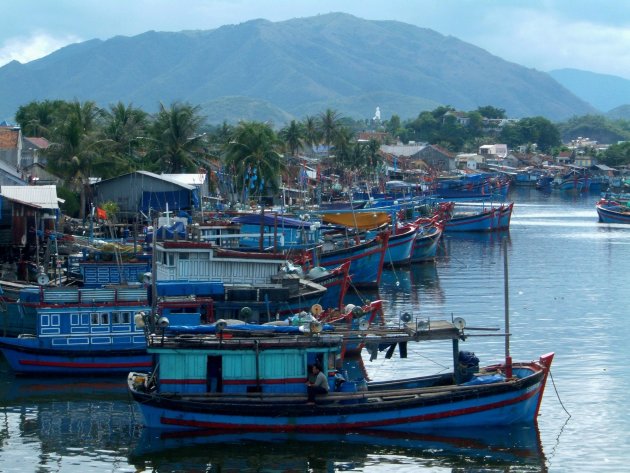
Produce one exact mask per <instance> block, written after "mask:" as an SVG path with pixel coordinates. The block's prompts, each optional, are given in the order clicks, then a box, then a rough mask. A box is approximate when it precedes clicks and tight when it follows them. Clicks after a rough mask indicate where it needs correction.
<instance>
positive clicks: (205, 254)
mask: <svg viewBox="0 0 630 473" xmlns="http://www.w3.org/2000/svg"><path fill="white" fill-rule="evenodd" d="M197 257H198V258H199V259H210V253H197Z"/></svg>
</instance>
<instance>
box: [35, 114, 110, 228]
mask: <svg viewBox="0 0 630 473" xmlns="http://www.w3.org/2000/svg"><path fill="white" fill-rule="evenodd" d="M99 115H100V109H99V108H98V107H97V106H96V104H95V103H94V102H89V101H88V102H84V103H80V102H78V101H75V102H72V103H71V104H69V106H68V108H67V115H66V116H65V118H64V120H63V122H62V123H61V124H60V125H59V126H58V127H57V128H56V129H55V134H54V136H53V140H54V141H53V143H52V144H51V145H50V147H49V148H48V149H47V150H46V153H45V155H46V156H47V157H48V164H49V166H50V167H51V169H52V170H53V172H56V173H57V174H58V175H59V176H60V177H62V179H64V181H65V182H66V184H67V185H68V186H69V187H70V188H73V189H75V190H77V191H78V192H79V193H80V196H81V206H80V210H79V215H80V216H81V217H83V216H85V211H86V206H87V205H86V204H87V196H88V191H89V178H90V177H91V176H92V175H93V173H99V175H102V173H103V172H106V170H107V169H108V168H111V159H110V151H111V144H112V140H109V139H105V138H103V136H102V134H101V133H100V131H99V129H98V127H97V119H98V117H99Z"/></svg>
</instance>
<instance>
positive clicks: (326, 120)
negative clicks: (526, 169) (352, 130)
mask: <svg viewBox="0 0 630 473" xmlns="http://www.w3.org/2000/svg"><path fill="white" fill-rule="evenodd" d="M340 120H341V117H340V116H339V114H338V113H337V112H336V111H335V110H332V109H330V108H328V109H326V111H325V112H323V113H321V114H320V115H319V123H318V125H319V132H320V134H321V137H322V139H323V140H324V143H325V144H326V147H327V150H326V157H330V145H331V143H332V142H333V141H334V139H335V135H336V134H337V133H338V131H339V128H340V126H341V125H340Z"/></svg>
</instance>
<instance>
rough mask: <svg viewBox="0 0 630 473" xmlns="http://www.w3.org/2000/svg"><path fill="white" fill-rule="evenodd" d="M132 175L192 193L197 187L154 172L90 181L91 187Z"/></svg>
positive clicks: (134, 172) (136, 172)
mask: <svg viewBox="0 0 630 473" xmlns="http://www.w3.org/2000/svg"><path fill="white" fill-rule="evenodd" d="M132 174H139V175H141V176H148V177H152V178H154V179H158V180H161V181H165V182H170V183H171V184H175V185H176V186H179V187H182V188H184V189H186V190H189V191H192V190H194V189H195V186H191V185H189V184H183V183H181V182H177V181H176V180H174V179H170V178H168V177H166V176H160V175H159V174H155V173H152V172H149V171H133V172H130V173H127V174H122V175H120V176H116V177H110V178H109V179H103V180H101V181H98V182H92V181H90V185H94V186H98V185H100V184H102V183H106V182H112V181H115V180H117V179H120V178H121V177H125V176H131V175H132ZM90 179H91V178H90Z"/></svg>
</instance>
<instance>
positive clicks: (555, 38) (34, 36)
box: [0, 0, 630, 79]
mask: <svg viewBox="0 0 630 473" xmlns="http://www.w3.org/2000/svg"><path fill="white" fill-rule="evenodd" d="M339 11H342V12H346V13H350V14H353V15H355V16H358V17H360V18H364V19H368V20H398V21H403V22H406V23H410V24H413V25H416V26H420V27H423V28H430V29H432V30H435V31H437V32H438V33H441V34H444V35H451V36H455V37H457V38H459V39H461V40H463V41H466V42H468V43H471V44H474V45H475V46H479V47H481V48H483V49H485V50H487V51H489V52H490V53H492V54H494V55H496V56H499V57H501V58H503V59H505V60H508V61H512V62H515V63H518V64H520V65H523V66H526V67H531V68H535V69H538V70H541V71H550V70H553V69H560V68H566V67H570V68H575V69H582V70H587V71H593V72H598V73H602V74H612V75H617V76H621V77H624V78H626V79H630V1H627V0H604V1H602V2H596V1H594V0H378V1H374V0H13V1H7V2H3V5H2V9H1V18H2V22H1V25H2V27H1V28H0V66H1V65H4V64H6V63H7V62H9V61H11V60H14V59H15V60H18V61H20V62H22V63H25V62H28V61H32V60H33V59H37V58H39V57H42V56H45V55H47V54H49V53H51V52H52V51H54V50H56V49H59V48H60V47H62V46H65V45H67V44H69V43H73V42H80V41H86V40H89V39H94V38H99V39H103V40H105V39H108V38H111V37H113V36H117V35H124V36H134V35H137V34H140V33H143V32H145V31H149V30H156V31H181V30H186V29H203V30H206V29H214V28H217V27H219V26H222V25H226V24H238V23H242V22H244V21H247V20H251V19H255V18H265V19H268V20H271V21H282V20H287V19H290V18H295V17H307V16H313V15H317V14H320V13H330V12H339Z"/></svg>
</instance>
